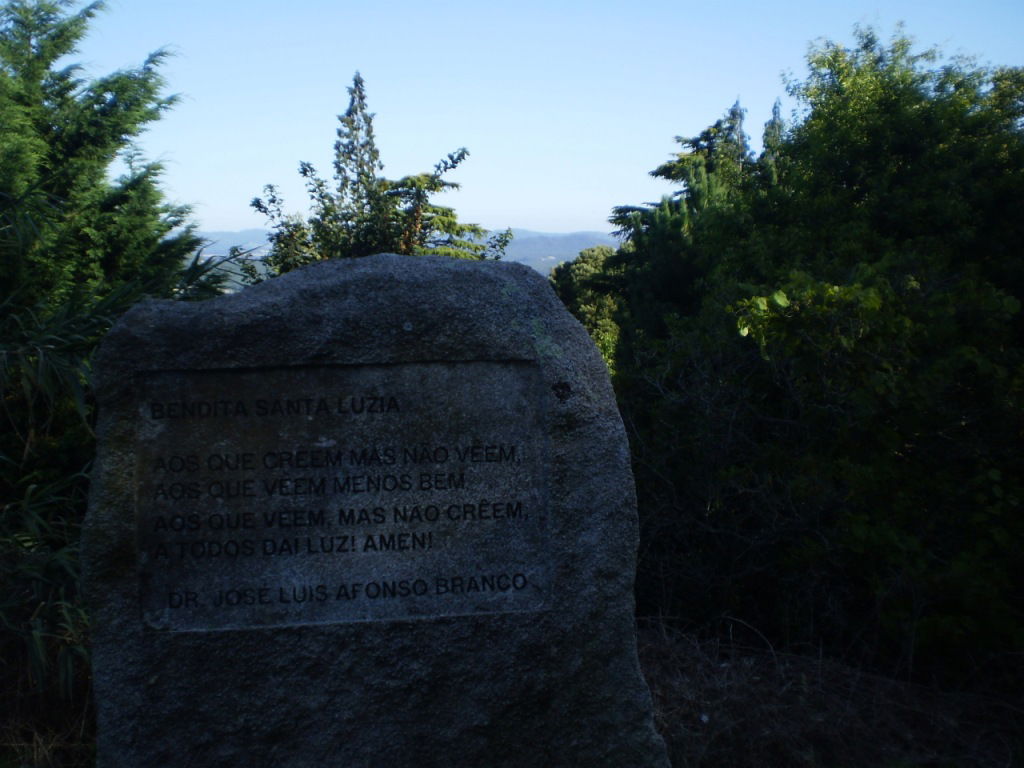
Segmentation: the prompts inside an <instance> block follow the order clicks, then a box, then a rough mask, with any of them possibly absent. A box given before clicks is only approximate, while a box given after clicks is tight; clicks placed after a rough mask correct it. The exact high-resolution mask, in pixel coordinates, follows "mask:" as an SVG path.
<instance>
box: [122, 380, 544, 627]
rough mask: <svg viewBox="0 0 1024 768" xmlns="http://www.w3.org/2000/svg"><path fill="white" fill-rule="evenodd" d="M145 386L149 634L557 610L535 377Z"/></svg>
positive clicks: (140, 458) (140, 455) (141, 465)
mask: <svg viewBox="0 0 1024 768" xmlns="http://www.w3.org/2000/svg"><path fill="white" fill-rule="evenodd" d="M140 384H141V391H142V393H143V394H142V397H141V399H140V404H139V407H138V418H139V429H138V432H137V434H138V445H137V454H136V481H137V482H136V487H137V499H136V509H137V525H138V539H139V578H140V598H141V599H140V602H141V607H142V613H143V619H144V621H145V623H146V624H147V625H148V626H150V627H153V628H158V629H169V630H208V629H230V628H244V627H264V626H284V625H298V624H320V623H338V622H356V621H373V620H393V619H400V618H409V619H412V618H417V617H432V616H444V615H467V614H482V613H510V612H522V611H537V610H542V609H543V608H544V607H545V603H546V600H547V598H548V595H549V592H550V578H551V577H550V574H549V567H548V562H549V560H550V558H549V549H548V540H547V536H546V534H547V520H546V504H547V482H546V478H545V468H546V466H547V462H546V446H545V444H544V440H543V437H542V436H543V435H544V434H545V429H544V425H543V423H542V421H543V414H542V412H541V402H542V400H541V398H542V394H543V392H542V385H541V379H540V374H539V372H538V369H537V367H536V366H535V365H532V364H529V363H524V362H518V361H500V362H486V361H473V362H461V363H449V362H444V363H442V362H437V363H409V364H394V365H360V366H323V367H298V368H271V369H258V370H241V371H240V370H223V371H194V370H193V371H180V372H178V371H160V372H154V373H149V374H145V375H143V376H142V378H141V381H140Z"/></svg>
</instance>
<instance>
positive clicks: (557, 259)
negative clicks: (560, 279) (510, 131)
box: [198, 229, 619, 276]
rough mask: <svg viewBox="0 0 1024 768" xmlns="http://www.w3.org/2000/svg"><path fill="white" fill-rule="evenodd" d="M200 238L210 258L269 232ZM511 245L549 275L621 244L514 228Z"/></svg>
mask: <svg viewBox="0 0 1024 768" xmlns="http://www.w3.org/2000/svg"><path fill="white" fill-rule="evenodd" d="M198 234H199V236H200V237H202V238H203V239H204V240H206V241H207V242H209V243H210V245H208V246H207V248H206V253H207V255H209V256H220V255H223V254H226V253H227V252H228V249H229V248H230V247H231V246H233V245H238V246H241V247H242V248H244V249H246V250H249V249H256V252H257V253H259V250H260V249H261V248H264V247H266V243H267V232H266V230H262V229H242V230H238V231H236V232H225V231H209V232H199V233H198ZM512 234H513V235H514V237H513V238H512V242H511V243H509V246H508V248H506V249H505V260H506V261H518V262H520V263H522V264H526V265H528V266H531V267H533V268H534V269H536V270H537V271H538V272H540V273H541V274H542V275H545V276H547V275H548V274H549V273H550V272H551V270H552V269H553V268H554V267H556V266H558V265H559V264H561V263H562V262H563V261H572V260H573V259H575V258H576V256H577V255H579V252H580V251H582V250H584V249H585V248H592V247H594V246H595V245H608V246H611V247H612V248H615V247H617V246H618V244H619V241H618V240H616V239H615V238H614V237H612V236H611V235H609V234H607V233H605V232H567V233H556V232H534V231H533V230H529V229H513V230H512Z"/></svg>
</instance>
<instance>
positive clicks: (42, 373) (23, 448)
mask: <svg viewBox="0 0 1024 768" xmlns="http://www.w3.org/2000/svg"><path fill="white" fill-rule="evenodd" d="M102 7H103V5H102V3H91V4H89V5H86V6H84V7H82V8H81V9H79V10H77V11H75V10H73V4H72V3H71V2H60V1H53V2H50V1H47V0H12V1H11V2H7V3H5V4H3V5H2V6H0V390H2V400H0V402H2V406H0V658H2V659H3V662H2V664H0V699H2V700H3V701H4V702H5V706H4V707H2V708H0V713H2V715H0V720H2V722H0V730H3V732H4V734H5V743H8V741H10V743H15V742H17V740H18V739H19V738H21V739H24V740H25V742H26V743H27V744H32V741H33V739H36V738H39V739H48V738H50V737H49V736H47V735H44V733H43V731H45V730H46V728H49V727H52V728H53V729H55V730H58V729H59V728H60V727H61V726H62V723H61V718H64V717H67V716H68V713H69V712H78V713H81V712H83V711H84V707H83V699H84V696H83V694H84V686H85V685H86V683H87V661H88V658H87V650H86V649H87V642H86V637H87V629H88V623H87V620H86V617H85V615H84V613H83V611H82V609H81V606H80V604H79V595H78V573H79V565H78V549H77V548H78V529H79V524H80V521H81V519H82V516H83V514H84V510H85V497H86V492H87V488H88V477H87V469H88V464H89V462H90V460H91V458H92V453H93V437H92V433H91V430H90V427H89V422H90V419H91V398H90V393H89V358H90V355H91V353H92V351H93V349H94V348H95V346H96V344H97V343H98V341H99V339H100V338H101V336H102V335H103V333H104V332H105V331H106V330H107V329H108V328H109V326H110V324H111V323H112V322H113V320H114V319H115V318H116V317H117V315H118V314H119V313H120V312H122V311H123V310H124V309H126V308H127V307H128V306H129V305H130V304H131V302H133V301H135V300H136V299H137V298H139V297H140V296H141V295H143V294H144V293H148V294H152V295H158V296H179V297H201V296H203V295H208V294H210V293H212V292H216V291H217V290H218V279H217V278H216V276H214V275H213V274H211V266H212V265H211V264H210V263H209V262H206V261H204V260H203V259H202V258H201V255H200V251H199V246H200V245H201V241H200V240H199V238H198V237H197V236H196V234H195V233H194V231H193V229H192V227H191V226H190V225H189V224H188V223H187V215H188V210H187V209H186V208H183V207H180V206H171V205H168V204H167V203H166V201H165V200H164V198H163V195H162V193H161V191H160V188H159V175H160V166H159V165H157V164H154V163H146V162H144V161H142V160H141V158H140V157H139V155H138V153H137V151H136V150H134V149H133V147H132V144H131V142H132V139H133V138H134V137H135V136H137V135H138V134H139V133H140V131H142V130H143V129H144V127H145V126H146V125H147V124H148V123H150V122H152V121H153V120H156V119H158V118H159V117H160V115H161V114H162V113H163V112H164V111H165V110H166V109H167V108H169V107H170V106H171V104H172V103H173V100H172V99H169V98H165V97H164V96H162V95H161V91H162V89H163V79H162V78H161V76H160V74H159V71H158V70H159V65H160V63H161V61H162V59H163V54H155V55H153V56H151V57H149V58H148V59H147V60H146V61H145V62H144V63H143V64H142V66H140V67H138V68H136V69H128V70H124V71H119V72H115V73H113V74H110V75H108V76H106V77H101V78H98V79H95V80H89V79H86V78H84V77H83V76H82V71H81V69H80V68H79V67H77V66H73V65H72V66H65V65H63V64H61V62H60V60H61V58H62V57H64V56H66V55H69V54H72V53H74V51H75V48H76V45H77V44H78V42H79V41H80V40H81V39H82V37H83V35H84V34H85V32H86V29H87V26H88V24H89V22H90V21H91V20H92V19H93V18H94V17H95V15H96V14H97V13H98V12H99V11H100V10H101V9H102ZM119 158H120V159H121V160H123V161H124V165H125V168H126V170H125V172H124V173H123V174H122V175H121V176H120V177H119V178H117V179H114V180H111V179H110V169H111V167H112V164H113V163H115V161H117V160H118V159H119ZM71 698H76V699H77V701H76V702H75V703H68V700H70V699H71ZM62 700H63V701H64V703H61V702H62ZM63 725H64V726H66V723H64V724H63ZM87 730H88V729H86V732H87ZM33 731H35V733H33ZM55 738H58V739H59V738H60V737H55ZM3 760H4V759H2V758H0V762H3Z"/></svg>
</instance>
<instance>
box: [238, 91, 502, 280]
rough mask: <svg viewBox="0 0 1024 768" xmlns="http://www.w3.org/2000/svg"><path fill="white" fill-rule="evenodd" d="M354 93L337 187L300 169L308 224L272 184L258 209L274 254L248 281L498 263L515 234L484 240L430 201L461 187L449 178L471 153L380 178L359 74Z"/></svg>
mask: <svg viewBox="0 0 1024 768" xmlns="http://www.w3.org/2000/svg"><path fill="white" fill-rule="evenodd" d="M348 92H349V105H348V109H347V110H345V113H344V114H343V115H339V116H338V122H339V125H338V131H337V133H338V138H337V141H335V143H334V177H333V185H332V184H331V183H330V182H328V181H327V180H325V179H323V178H321V177H320V176H319V175H318V174H317V172H316V169H315V168H314V167H313V166H312V165H311V164H310V163H307V162H303V163H300V165H299V174H300V175H301V176H302V178H304V179H305V180H306V190H307V192H308V193H309V199H310V203H311V207H312V210H311V212H310V215H309V216H308V217H307V218H306V219H303V218H302V217H301V216H299V215H296V214H287V213H285V211H284V201H283V200H282V199H281V196H280V195H279V193H278V191H277V188H276V187H274V186H273V185H267V187H266V188H265V190H264V192H265V196H264V197H257V198H255V199H254V200H253V201H252V207H253V208H255V209H256V210H257V211H259V212H260V213H262V214H263V215H264V216H266V217H267V219H268V221H269V222H270V224H271V227H272V232H271V234H270V245H271V250H270V253H269V254H267V255H266V256H265V257H264V259H263V261H262V264H261V265H259V264H255V263H250V264H249V266H248V275H249V279H250V281H253V282H255V281H258V280H260V279H262V277H263V276H265V275H267V274H269V275H279V274H282V273H284V272H288V271H291V270H292V269H296V268H297V267H300V266H303V265H306V264H310V263H313V262H314V261H320V260H323V259H336V258H353V257H359V256H369V255H371V254H374V253H384V252H388V253H400V254H406V255H423V254H435V255H444V256H451V257H454V258H463V259H483V258H500V257H501V255H502V253H503V252H504V249H505V246H506V245H507V244H508V241H509V240H510V239H511V236H512V235H511V231H510V230H506V231H505V232H504V233H499V234H497V235H495V236H493V237H492V238H490V240H488V241H486V242H485V241H484V236H485V235H486V232H485V231H484V230H483V229H482V228H481V227H479V226H477V225H476V224H466V223H463V222H460V221H459V220H458V216H457V215H456V213H455V211H454V210H453V209H451V208H447V207H445V206H440V205H437V204H435V203H432V202H431V196H432V195H436V194H438V193H441V192H446V191H448V190H452V189H458V184H455V183H454V182H451V181H447V180H445V178H444V176H445V175H446V174H447V173H449V172H450V171H453V170H455V169H456V168H457V167H458V166H459V165H460V164H461V163H462V162H463V160H465V159H466V157H467V156H468V155H469V153H468V152H467V151H466V150H465V149H459V150H457V151H455V152H452V153H451V154H449V155H448V156H447V157H445V158H443V159H442V160H440V161H439V162H438V163H437V164H436V165H435V166H434V169H433V171H431V172H429V173H420V174H415V175H412V176H405V177H403V178H401V179H397V180H391V179H387V178H385V177H383V176H381V175H380V173H381V171H383V170H384V164H383V163H382V162H381V160H380V153H379V151H378V150H377V145H376V140H375V138H374V134H373V117H374V115H373V114H372V113H371V112H369V111H368V109H367V103H366V87H365V83H364V82H363V78H362V77H361V76H360V75H359V73H358V72H357V73H356V74H355V77H354V78H353V80H352V86H351V87H350V88H349V89H348Z"/></svg>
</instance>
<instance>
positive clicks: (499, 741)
mask: <svg viewBox="0 0 1024 768" xmlns="http://www.w3.org/2000/svg"><path fill="white" fill-rule="evenodd" d="M96 372H97V375H96V388H97V399H98V403H99V422H98V425H97V434H98V438H99V448H98V455H97V465H96V470H95V472H94V477H93V487H92V491H91V497H90V509H89V515H88V518H87V521H86V526H85V529H84V533H83V569H84V581H85V589H86V595H87V599H88V601H89V606H90V610H91V614H92V626H93V663H94V691H95V697H96V706H97V718H98V743H97V750H98V754H97V765H99V766H150V765H160V766H172V767H173V766H196V765H246V766H257V767H259V766H290V767H293V768H305V767H306V766H309V767H310V768H312V766H317V768H319V766H324V765H344V766H381V765H386V766H395V767H396V768H397V767H401V766H416V767H417V768H421V767H429V766H439V767H440V766H446V767H447V766H455V768H460V767H461V766H465V767H467V768H469V767H475V766H488V767H489V768H490V767H492V766H493V767H497V768H500V767H502V766H509V767H510V768H511V767H512V766H516V767H518V766H522V767H523V768H526V767H527V766H529V767H530V768H533V767H534V766H541V765H543V766H580V765H615V766H626V765H629V766H667V765H668V762H667V758H666V755H665V749H664V745H663V743H662V742H661V740H660V738H659V737H658V736H657V734H656V733H655V731H654V729H653V723H652V717H651V701H650V694H649V692H648V689H647V686H646V684H645V683H644V681H643V678H642V677H641V675H640V671H639V665H638V663H637V658H636V636H635V631H634V625H633V598H632V586H633V574H634V570H635V553H636V545H637V530H636V508H635V498H634V492H633V481H632V476H631V474H630V470H629V454H628V448H627V445H626V440H625V436H624V432H623V429H622V424H621V420H620V419H619V416H618V412H617V410H616V407H615V401H614V397H613V394H612V391H611V387H610V385H609V382H608V376H607V371H606V370H605V368H604V365H603V363H602V362H601V360H600V357H599V355H598V354H597V351H596V349H595V348H594V346H593V344H592V343H591V342H590V340H589V339H588V338H587V336H586V333H585V332H584V331H583V329H582V328H581V327H580V326H579V325H578V324H577V323H576V322H575V320H573V319H572V318H571V316H570V315H569V314H568V313H567V312H566V311H565V309H564V308H563V307H562V306H561V304H560V303H559V302H558V300H557V298H556V297H555V296H554V294H553V292H552V291H551V289H550V287H549V286H548V285H547V282H546V281H545V280H544V279H543V278H541V277H540V276H539V275H537V274H536V273H535V272H534V271H533V270H531V269H529V268H527V267H523V266H521V265H518V264H505V263H494V262H489V263H481V262H463V261H456V260H449V259H441V258H409V257H401V256H395V255H388V254H384V255H379V256H373V257H369V258H365V259H355V260H345V261H335V262H324V263H321V264H317V265H315V266H312V267H309V268H306V269H303V270H299V271H297V272H293V273H290V274H288V275H285V276H283V277H281V278H277V279H275V280H272V281H269V282H267V283H264V284H262V285H259V286H256V287H254V288H251V289H248V290H246V291H244V292H241V293H239V294H236V295H232V296H226V297H220V298H217V299H214V300H211V301H208V302H203V303H181V302H169V301H148V302H144V303H142V304H140V305H138V306H136V307H135V308H134V309H132V310H131V311H130V312H129V313H127V314H126V315H125V316H124V317H123V318H122V319H121V320H120V321H119V322H118V323H117V325H116V326H115V327H114V329H113V330H112V331H111V332H110V334H109V335H108V337H107V339H106V340H105V341H104V343H103V345H102V346H101V348H100V351H99V353H98V355H97V359H96Z"/></svg>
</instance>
